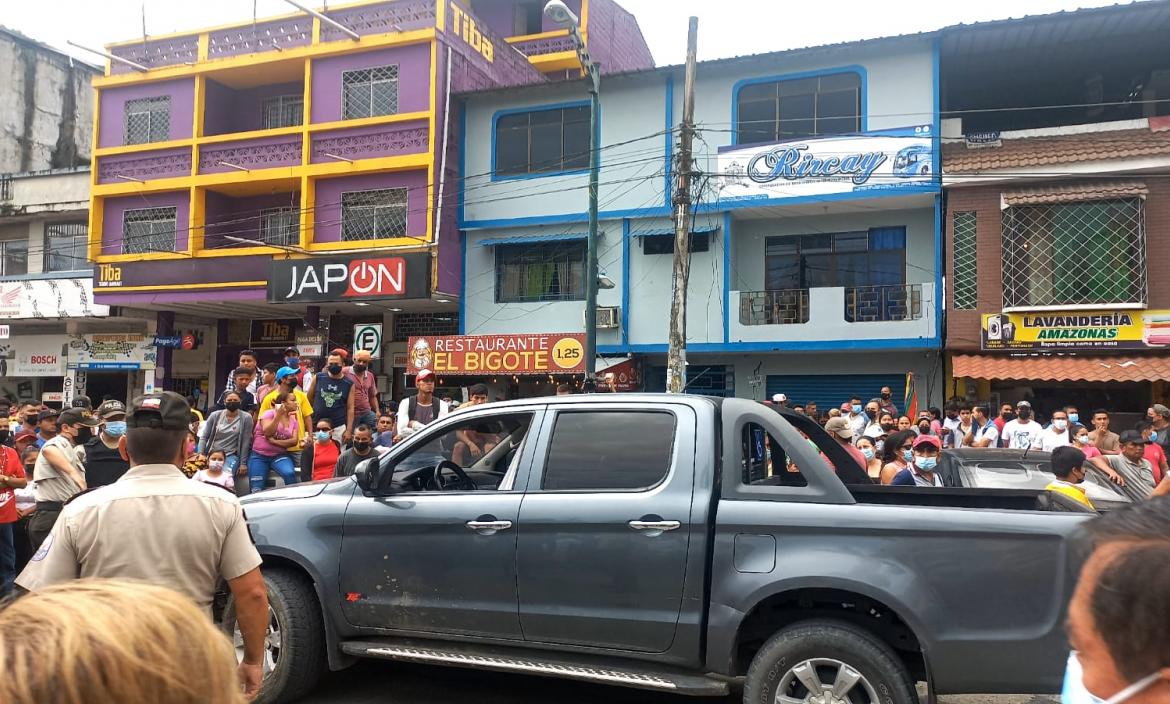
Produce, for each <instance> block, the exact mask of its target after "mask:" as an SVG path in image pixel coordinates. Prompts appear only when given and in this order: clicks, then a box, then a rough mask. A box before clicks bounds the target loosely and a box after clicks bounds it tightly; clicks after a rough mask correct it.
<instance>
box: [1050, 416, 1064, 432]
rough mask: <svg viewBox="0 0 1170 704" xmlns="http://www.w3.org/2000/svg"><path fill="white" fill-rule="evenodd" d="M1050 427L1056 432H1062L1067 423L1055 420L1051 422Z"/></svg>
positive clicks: (1062, 420)
mask: <svg viewBox="0 0 1170 704" xmlns="http://www.w3.org/2000/svg"><path fill="white" fill-rule="evenodd" d="M1052 427H1053V428H1056V429H1057V430H1064V429H1065V428H1067V427H1068V421H1067V420H1065V419H1064V418H1057V419H1056V420H1054V421H1052Z"/></svg>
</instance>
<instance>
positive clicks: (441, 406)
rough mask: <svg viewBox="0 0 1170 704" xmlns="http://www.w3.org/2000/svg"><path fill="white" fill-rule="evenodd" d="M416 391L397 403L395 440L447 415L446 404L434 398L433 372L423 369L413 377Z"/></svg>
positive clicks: (407, 435)
mask: <svg viewBox="0 0 1170 704" xmlns="http://www.w3.org/2000/svg"><path fill="white" fill-rule="evenodd" d="M414 385H415V387H416V388H418V393H417V394H415V395H414V396H410V397H408V398H404V399H402V403H400V404H398V415H397V418H398V437H396V438H395V441H396V442H397V441H398V440H400V439H402V438H404V437H409V436H410V435H411V434H412V433H414V432H415V431H417V430H422V429H423V428H424V427H426V426H427V425H429V424H430V423H433V422H435V421H436V420H438V419H440V418H442V417H443V416H445V415H447V410H448V409H447V404H445V403H443V402H442V401H440V400H439V399H437V398H435V373H434V372H433V371H431V370H430V369H423V370H421V371H420V372H419V373H418V376H416V377H415V379H414Z"/></svg>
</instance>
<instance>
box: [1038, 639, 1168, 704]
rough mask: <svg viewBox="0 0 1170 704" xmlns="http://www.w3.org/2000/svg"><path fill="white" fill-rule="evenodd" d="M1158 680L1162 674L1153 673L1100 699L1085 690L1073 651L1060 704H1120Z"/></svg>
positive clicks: (1082, 677)
mask: <svg viewBox="0 0 1170 704" xmlns="http://www.w3.org/2000/svg"><path fill="white" fill-rule="evenodd" d="M1160 679H1162V673H1161V672H1155V673H1154V674H1152V675H1150V676H1148V677H1143V678H1142V679H1140V680H1138V681H1137V682H1134V683H1133V684H1131V685H1130V686H1128V687H1126V688H1125V689H1123V690H1121V691H1120V692H1118V693H1117V694H1114V695H1113V696H1112V697H1109V698H1108V699H1101V698H1100V697H1098V696H1096V695H1094V694H1093V693H1092V692H1090V691H1089V690H1087V689H1085V682H1084V672H1083V671H1082V670H1081V661H1080V660H1078V659H1077V651H1075V650H1074V651H1072V652H1071V653H1069V654H1068V666H1067V667H1065V670H1064V688H1063V689H1062V690H1061V692H1060V701H1061V704H1121V703H1122V702H1124V701H1127V700H1129V699H1132V698H1134V697H1135V696H1136V695H1138V694H1140V693H1141V692H1142V691H1144V690H1145V689H1147V688H1148V687H1150V685H1152V684H1154V683H1155V682H1157V681H1158V680H1160Z"/></svg>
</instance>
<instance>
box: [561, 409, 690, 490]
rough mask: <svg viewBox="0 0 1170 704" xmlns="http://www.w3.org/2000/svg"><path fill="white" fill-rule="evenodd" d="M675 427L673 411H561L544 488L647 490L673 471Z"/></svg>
mask: <svg viewBox="0 0 1170 704" xmlns="http://www.w3.org/2000/svg"><path fill="white" fill-rule="evenodd" d="M674 428H675V418H674V415H673V414H670V413H655V412H632V411H603V412H585V413H559V414H558V415H557V421H556V426H555V427H554V429H553V435H552V441H551V443H550V447H549V452H548V458H547V460H546V463H545V470H544V477H543V479H542V482H541V488H542V489H543V490H545V491H565V490H577V489H584V490H593V491H597V490H612V491H622V490H637V489H648V488H650V487H652V486H654V485H656V484H658V483H659V482H661V481H662V480H663V479H665V478H666V475H667V473H668V472H669V471H670V465H671V462H672V460H673V457H674Z"/></svg>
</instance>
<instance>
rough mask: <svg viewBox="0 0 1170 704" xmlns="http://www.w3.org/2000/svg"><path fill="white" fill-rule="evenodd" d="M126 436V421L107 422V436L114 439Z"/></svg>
mask: <svg viewBox="0 0 1170 704" xmlns="http://www.w3.org/2000/svg"><path fill="white" fill-rule="evenodd" d="M125 434H126V421H124V420H111V421H107V422H106V435H109V436H110V437H112V438H120V437H122V436H123V435H125Z"/></svg>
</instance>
